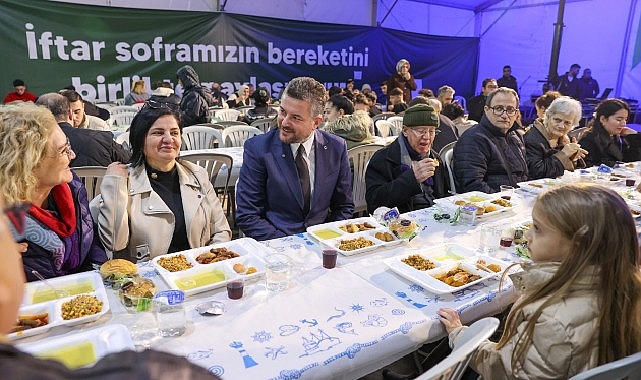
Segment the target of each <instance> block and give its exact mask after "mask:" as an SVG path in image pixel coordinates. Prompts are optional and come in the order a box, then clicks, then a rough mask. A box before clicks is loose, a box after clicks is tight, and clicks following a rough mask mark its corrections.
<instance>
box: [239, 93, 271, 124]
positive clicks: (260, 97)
mask: <svg viewBox="0 0 641 380" xmlns="http://www.w3.org/2000/svg"><path fill="white" fill-rule="evenodd" d="M252 98H254V108H250V109H248V110H247V113H246V114H245V116H244V117H243V118H242V121H244V122H245V123H247V124H251V123H252V122H254V121H256V120H260V119H271V118H274V117H276V116H278V111H277V110H276V109H275V108H272V107H271V106H270V105H269V104H270V103H271V100H272V98H271V96H269V91H268V90H267V89H266V88H265V87H258V90H256V91H255V92H254V95H253V96H252Z"/></svg>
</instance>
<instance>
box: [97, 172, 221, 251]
mask: <svg viewBox="0 0 641 380" xmlns="http://www.w3.org/2000/svg"><path fill="white" fill-rule="evenodd" d="M177 168H178V178H179V181H180V193H181V197H182V204H183V209H184V214H185V224H186V229H187V238H188V240H189V245H190V246H191V247H192V248H197V247H202V246H205V245H208V244H213V243H219V242H225V241H229V240H231V230H230V228H229V224H228V223H227V218H226V217H225V214H224V212H223V210H222V208H221V205H220V201H219V200H218V196H217V195H216V192H215V191H214V188H213V186H212V185H211V182H209V178H208V175H207V172H206V171H205V169H203V168H202V167H200V166H198V165H195V164H193V163H191V162H187V161H179V162H178V163H177ZM100 192H101V195H100V197H101V198H100V201H99V202H98V203H99V210H98V232H99V236H100V240H101V241H102V243H103V244H104V245H105V248H107V249H108V250H111V251H114V252H115V251H120V250H123V249H125V248H128V251H129V253H130V254H131V257H132V258H133V259H135V260H137V261H147V260H149V259H151V258H153V257H155V256H159V255H163V254H165V253H167V250H168V249H169V244H170V243H171V238H172V236H173V232H174V214H173V213H172V212H171V210H170V209H169V207H168V206H167V205H166V204H165V202H163V200H162V199H161V198H160V196H159V195H158V194H157V193H156V192H154V191H153V189H152V187H151V183H150V182H149V178H148V177H147V172H146V170H145V167H144V165H140V166H139V167H137V168H132V167H129V178H128V179H127V178H124V177H118V176H113V175H107V176H105V177H104V179H103V182H102V185H101V186H100ZM94 203H95V202H94Z"/></svg>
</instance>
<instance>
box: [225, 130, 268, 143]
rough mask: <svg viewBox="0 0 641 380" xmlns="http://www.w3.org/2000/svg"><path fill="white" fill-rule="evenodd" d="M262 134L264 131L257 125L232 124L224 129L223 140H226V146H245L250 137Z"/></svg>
mask: <svg viewBox="0 0 641 380" xmlns="http://www.w3.org/2000/svg"><path fill="white" fill-rule="evenodd" d="M262 134H263V132H261V131H260V130H259V129H258V128H256V127H250V126H249V125H232V126H231V127H227V128H225V129H223V136H222V141H224V143H225V146H226V147H231V146H243V144H245V141H247V140H248V139H250V138H252V137H254V136H257V135H262Z"/></svg>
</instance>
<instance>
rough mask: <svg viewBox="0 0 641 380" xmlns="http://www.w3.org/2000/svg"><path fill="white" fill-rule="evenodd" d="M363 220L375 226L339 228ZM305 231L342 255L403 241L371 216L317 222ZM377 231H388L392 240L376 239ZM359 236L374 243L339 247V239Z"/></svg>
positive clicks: (355, 253) (350, 238)
mask: <svg viewBox="0 0 641 380" xmlns="http://www.w3.org/2000/svg"><path fill="white" fill-rule="evenodd" d="M365 222H367V223H369V224H370V225H372V226H375V228H373V229H369V230H363V231H359V232H346V231H344V230H342V229H341V228H340V227H342V226H345V225H348V224H362V223H365ZM307 232H308V233H309V235H310V236H311V237H312V238H314V239H315V240H317V241H319V242H320V243H321V244H323V245H325V246H327V247H329V248H332V249H335V250H336V251H337V252H339V253H340V254H341V255H344V256H352V255H358V254H359V253H363V252H367V251H371V250H374V249H377V248H380V247H389V246H392V245H396V244H400V243H402V242H403V241H405V240H404V239H398V238H397V237H396V236H394V234H393V233H392V231H390V229H389V228H387V227H385V226H383V225H382V224H380V223H378V222H377V221H376V219H374V218H372V217H362V218H354V219H349V220H341V221H338V222H330V223H323V224H318V225H315V226H311V227H308V228H307ZM377 232H381V233H385V232H388V233H390V234H391V235H392V237H393V239H394V240H392V241H383V240H380V239H377V238H376V237H375V235H376V233H377ZM323 234H324V235H323ZM336 234H339V235H338V236H334V237H329V236H331V235H336ZM360 237H363V238H365V239H367V240H369V241H371V242H372V243H374V244H373V245H371V246H367V247H363V248H359V249H354V250H344V249H340V248H339V246H340V243H341V241H343V240H352V239H358V238H360Z"/></svg>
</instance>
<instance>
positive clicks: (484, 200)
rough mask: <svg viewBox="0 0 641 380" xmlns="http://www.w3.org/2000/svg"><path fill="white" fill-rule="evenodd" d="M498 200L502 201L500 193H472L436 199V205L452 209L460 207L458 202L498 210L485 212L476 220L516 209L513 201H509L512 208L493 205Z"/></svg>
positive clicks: (477, 216)
mask: <svg viewBox="0 0 641 380" xmlns="http://www.w3.org/2000/svg"><path fill="white" fill-rule="evenodd" d="M497 199H502V198H501V195H500V194H499V193H494V194H487V193H484V192H481V191H470V192H469V193H464V194H457V195H454V196H451V197H447V198H441V199H435V200H434V203H436V204H438V205H439V206H444V207H447V208H452V209H453V208H456V207H459V206H460V205H457V204H456V202H458V201H464V202H467V203H471V204H472V205H474V206H477V207H486V206H490V205H491V206H495V207H496V210H494V211H490V212H485V213H483V214H481V215H479V214H477V215H476V219H483V218H487V217H491V216H494V215H497V214H500V213H502V212H505V211H509V210H512V209H513V208H514V203H513V201H512V200H510V201H509V202H510V206H507V207H504V206H501V205H498V204H495V203H492V201H494V200H497Z"/></svg>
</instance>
